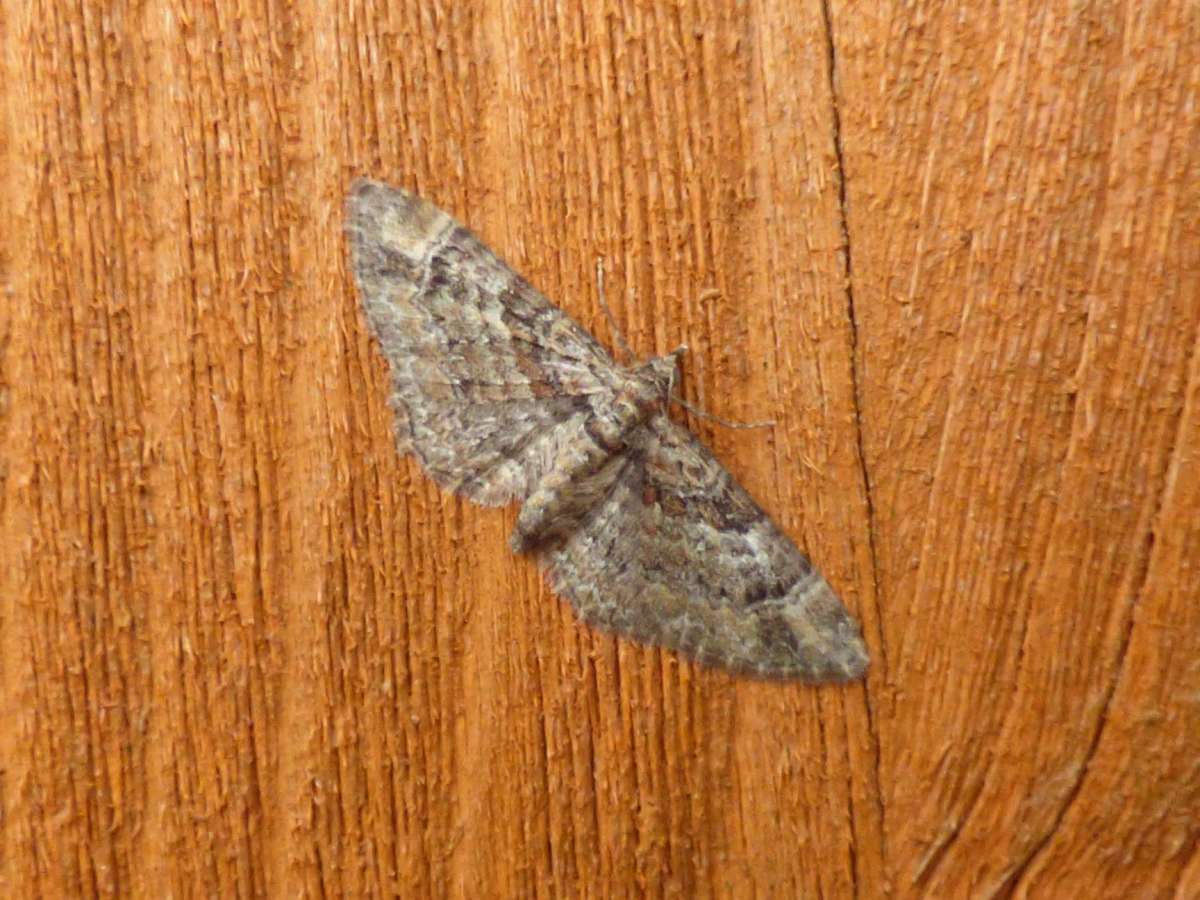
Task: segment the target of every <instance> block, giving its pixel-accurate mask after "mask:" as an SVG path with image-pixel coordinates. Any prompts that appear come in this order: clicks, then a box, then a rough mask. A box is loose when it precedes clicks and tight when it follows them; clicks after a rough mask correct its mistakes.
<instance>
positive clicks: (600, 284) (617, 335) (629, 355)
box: [596, 256, 637, 359]
mask: <svg viewBox="0 0 1200 900" xmlns="http://www.w3.org/2000/svg"><path fill="white" fill-rule="evenodd" d="M596 296H597V297H598V298H599V300H600V309H602V310H603V311H604V318H606V319H608V327H609V328H610V329H611V330H612V333H613V339H614V340H616V342H617V346H618V347H619V348H620V349H621V352H622V353H623V354H624V355H625V358H626V359H637V354H635V353H634V352H633V351H632V350H631V349H630V348H629V345H628V344H627V343H625V335H623V334H621V329H620V328H618V327H617V320H616V319H615V318H614V317H613V314H612V310H611V309H609V308H608V301H607V300H605V299H604V257H603V256H597V257H596Z"/></svg>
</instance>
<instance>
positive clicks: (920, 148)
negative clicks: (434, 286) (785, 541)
mask: <svg viewBox="0 0 1200 900" xmlns="http://www.w3.org/2000/svg"><path fill="white" fill-rule="evenodd" d="M0 36H2V41H3V52H2V54H0V64H2V65H3V73H2V74H3V84H4V88H3V91H2V93H0V102H2V103H3V112H4V116H3V122H2V124H0V154H2V157H3V160H4V166H3V169H2V170H0V178H2V179H3V190H2V191H0V212H2V213H3V216H4V221H5V223H6V227H5V232H6V239H5V240H4V241H3V242H0V288H2V289H3V296H4V298H5V302H4V303H3V305H2V306H0V439H2V440H3V448H4V453H3V458H2V459H0V521H2V522H3V526H4V528H5V534H6V535H7V538H6V540H5V541H4V542H3V544H2V545H0V703H2V704H3V706H2V711H3V715H4V722H5V727H4V728H3V729H0V892H3V894H5V895H6V896H46V897H57V896H116V895H121V896H125V895H128V896H147V897H158V896H268V895H269V896H311V895H321V894H325V895H376V896H406V897H421V896H468V895H469V896H479V895H480V894H481V893H482V894H483V895H488V896H498V897H507V896H540V897H552V896H577V895H582V896H642V895H650V896H694V897H705V896H714V897H715V896H720V897H727V896H736V897H742V896H764V897H765V896H805V897H817V896H824V897H844V896H860V897H878V896H894V897H922V896H939V897H940V896H945V897H960V896H971V897H1009V896H1016V897H1025V896H1029V897H1058V896H1067V897H1075V896H1089V897H1093V896H1094V897H1101V896H1105V897H1107V896H1112V897H1128V896H1138V897H1189V896H1196V895H1200V824H1198V822H1200V762H1198V761H1197V760H1200V756H1198V755H1197V754H1196V752H1195V747H1196V743H1197V735H1200V663H1198V662H1197V660H1198V659H1200V591H1198V590H1197V588H1196V580H1197V575H1198V574H1200V569H1198V567H1197V563H1196V560H1198V559H1200V517H1198V516H1197V515H1196V510H1197V509H1200V354H1198V353H1197V347H1198V346H1200V234H1198V232H1197V226H1196V223H1197V222H1198V221H1200V19H1198V18H1197V17H1196V14H1195V11H1194V9H1193V8H1192V7H1191V6H1189V5H1188V4H1186V3H1183V2H1180V0H1169V2H1168V0H1157V2H1149V3H1137V2H1133V0H1126V2H1110V3H1085V4H1083V5H1080V4H1078V3H1074V4H1068V3H1062V2H1057V3H1052V4H1050V5H1048V6H1047V5H1045V4H1033V3H1008V4H999V5H994V6H991V7H979V6H978V5H974V4H972V5H965V4H964V5H957V6H956V5H945V4H934V3H910V4H896V3H892V4H887V3H885V4H865V3H853V4H839V3H834V2H829V3H826V4H822V3H816V2H812V3H802V4H795V3H790V2H779V0H774V2H773V0H755V2H752V3H749V4H738V3H733V2H718V3H700V2H691V0H684V2H679V3H665V4H660V3H653V4H652V3H631V2H630V3H620V2H610V3H605V4H594V5H593V4H579V5H575V4H550V3H540V2H539V3H534V4H524V3H504V2H497V3H447V4H429V3H425V2H415V0H411V2H401V3H397V4H378V5H376V4H372V3H349V4H316V3H312V2H309V0H296V2H290V3H284V2H277V0H262V2H255V0H246V2H241V3H238V4H228V5H225V4H222V5H217V6H213V7H199V8H197V5H195V4H180V3H170V2H167V3H164V2H158V0H145V2H142V3H138V4H126V3H113V4H110V5H108V6H107V7H106V8H101V7H99V6H97V5H93V4H63V3H54V2H41V3H39V2H34V3H18V2H16V0H5V2H4V3H3V7H2V12H0ZM359 174H367V175H371V176H374V177H378V178H383V179H386V180H389V181H392V182H395V183H398V184H402V185H404V186H405V187H407V188H409V189H412V190H416V191H418V192H420V193H421V194H423V195H425V196H428V197H429V198H430V199H432V200H434V201H435V202H437V203H438V204H439V205H441V206H443V207H444V208H446V209H447V210H450V211H452V212H453V213H454V214H455V215H456V216H457V217H459V218H461V219H462V220H464V221H466V222H468V223H469V224H470V225H471V226H472V227H473V228H474V229H475V230H476V231H477V232H478V233H479V234H480V236H481V237H483V238H484V239H485V240H486V241H487V242H488V243H489V244H491V245H492V246H493V247H495V248H496V250H497V251H498V252H500V253H502V254H503V255H504V256H505V257H506V258H507V259H508V260H509V261H510V262H511V263H512V264H513V265H514V266H515V267H516V268H517V269H519V270H520V271H522V272H523V273H525V274H526V275H527V276H528V277H529V278H530V279H531V280H532V281H533V282H534V283H535V284H536V285H537V286H538V287H539V288H541V289H542V290H543V291H544V292H545V293H546V294H547V295H548V296H550V297H552V298H554V299H556V300H557V301H558V302H559V303H560V304H561V305H562V306H563V308H564V309H566V310H567V311H568V312H570V313H571V314H572V315H574V316H576V317H577V318H578V319H579V320H580V321H581V322H583V323H584V324H585V325H586V326H587V327H589V328H590V329H592V330H593V332H594V333H595V334H597V336H598V337H599V338H600V339H601V340H602V341H604V342H605V343H607V344H608V345H609V346H612V345H613V339H612V335H611V333H610V331H609V329H608V327H607V326H606V324H605V322H604V319H603V316H602V315H601V314H600V310H599V306H598V304H597V301H596V291H595V283H594V274H593V272H594V263H595V259H596V257H597V256H603V257H604V258H605V260H606V269H607V273H608V280H607V286H608V295H609V301H610V303H611V305H612V306H613V307H614V308H615V311H616V316H617V319H618V321H619V323H620V325H621V327H622V329H623V330H624V333H625V335H626V337H627V339H628V340H629V342H630V344H631V345H632V346H633V347H634V348H635V349H636V350H637V351H638V352H639V353H640V354H643V355H650V354H653V353H663V352H666V351H669V350H670V349H672V348H674V347H675V346H676V345H677V344H679V343H687V344H688V345H689V346H690V347H691V353H690V354H689V355H688V356H687V357H686V358H685V359H684V377H683V384H682V389H683V393H684V396H685V397H686V398H687V399H688V400H689V401H691V402H693V403H697V404H700V405H702V406H704V407H706V408H708V409H709V410H711V411H712V412H714V413H716V414H719V415H724V416H732V417H738V418H743V419H756V418H765V417H770V418H774V419H776V420H777V426H776V427H775V428H773V429H770V430H766V431H731V430H727V429H722V428H720V427H719V426H714V425H713V424H711V423H709V422H705V421H701V420H696V419H695V418H694V417H693V418H690V420H689V424H690V425H691V427H693V429H694V430H696V431H697V432H699V433H700V434H701V435H702V436H704V438H705V439H706V441H707V442H708V443H709V444H710V446H711V447H712V448H713V449H714V451H715V452H716V454H717V455H718V457H719V458H720V459H721V460H722V461H723V462H724V463H725V464H726V465H727V466H728V467H729V468H730V470H731V471H733V472H734V474H735V475H736V476H737V477H738V478H739V480H741V481H742V483H743V484H745V485H746V487H747V488H748V489H749V490H750V491H751V493H753V494H754V495H755V496H756V497H757V498H758V499H759V500H760V501H761V503H762V504H763V506H764V507H765V508H766V509H767V510H768V511H769V512H770V513H771V514H772V515H773V516H774V517H775V518H776V520H777V521H779V523H780V524H781V525H782V526H783V527H784V529H785V530H786V531H788V533H789V534H790V535H792V536H793V537H794V538H795V539H796V540H797V542H798V543H799V544H800V545H801V546H802V547H807V548H808V550H809V551H810V554H811V556H812V557H813V559H814V561H815V562H816V563H817V564H818V565H819V566H820V567H821V569H822V570H823V571H824V572H825V573H826V575H827V577H828V578H829V580H830V582H831V583H832V584H833V585H834V586H835V588H837V589H838V590H839V592H840V593H841V594H842V596H843V597H845V599H846V601H847V604H848V605H849V606H850V607H851V608H852V609H853V610H855V612H856V613H857V614H858V615H859V616H860V618H861V619H862V621H863V623H864V630H865V634H866V638H867V642H868V644H869V646H870V647H871V651H872V658H873V666H872V669H871V671H870V675H869V678H868V680H867V682H866V683H865V684H862V685H854V686H850V687H838V688H821V689H814V688H811V687H804V686H800V685H779V684H762V683H755V682H748V681H744V680H739V679H736V678H732V677H730V676H728V675H724V674H721V673H715V672H711V671H706V670H702V669H698V668H696V667H694V666H692V665H690V664H687V663H685V662H681V661H680V660H679V659H678V658H676V657H674V656H672V655H671V654H669V653H663V652H660V651H656V650H648V649H645V648H642V647H638V646H635V645H632V644H630V643H627V642H624V641H619V640H616V639H614V638H612V637H608V636H604V635H600V634H597V633H595V632H592V631H590V630H588V629H586V628H584V627H582V626H580V625H579V624H577V623H576V622H575V620H574V618H573V616H572V614H571V612H570V609H569V607H567V606H566V604H564V603H562V602H560V601H559V600H557V599H556V598H555V597H554V596H553V595H551V594H550V593H549V592H548V591H547V589H546V588H545V586H544V585H543V584H542V582H541V580H540V578H539V576H538V574H537V572H536V570H535V568H534V566H533V565H532V564H531V563H530V562H529V561H527V560H524V559H516V558H513V557H512V556H511V554H510V553H509V552H508V550H507V546H506V537H507V533H508V531H509V530H510V529H511V527H512V524H513V520H514V511H513V510H507V511H497V510H485V509H480V508H477V507H473V506H471V505H469V504H466V503H463V502H460V501H457V500H455V499H452V498H450V497H448V496H446V495H444V494H442V493H440V492H439V491H438V490H437V489H436V487H435V486H434V485H433V484H432V483H431V482H430V481H429V480H428V479H426V478H425V477H423V476H422V475H421V473H420V471H419V469H418V467H417V466H416V464H415V463H414V462H413V461H411V460H405V459H400V458H398V457H397V455H396V453H395V451H394V448H393V444H392V439H391V434H390V413H389V411H388V409H387V408H386V405H385V403H384V396H385V393H386V385H385V379H386V375H385V369H384V364H383V362H382V360H381V359H380V357H379V354H378V353H377V350H376V348H375V347H374V346H373V345H372V343H371V342H370V340H369V339H368V336H367V331H366V328H365V326H364V323H363V321H362V319H361V317H360V314H359V311H358V308H357V301H356V298H355V296H354V292H353V289H352V285H351V283H350V280H349V278H348V276H347V268H346V262H347V261H346V255H345V246H344V241H343V238H342V234H341V226H342V198H343V194H344V191H345V188H346V186H347V184H348V183H349V181H350V179H351V178H352V177H353V176H355V175H359ZM481 886H482V888H481Z"/></svg>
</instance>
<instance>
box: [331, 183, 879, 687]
mask: <svg viewBox="0 0 1200 900" xmlns="http://www.w3.org/2000/svg"><path fill="white" fill-rule="evenodd" d="M346 232H347V236H348V240H349V244H350V256H351V262H352V268H353V272H354V279H355V281H356V283H357V285H358V290H359V293H360V295H361V298H362V304H363V309H364V311H365V313H366V319H367V322H368V324H369V326H370V329H371V331H372V332H373V333H374V335H375V337H376V338H377V339H378V342H379V345H380V347H381V348H382V349H383V353H384V355H385V356H386V358H387V360H388V362H389V364H390V369H391V388H392V395H391V402H392V406H393V408H394V410H395V414H396V421H395V433H396V440H397V444H398V446H399V450H400V452H401V453H404V454H408V453H411V454H412V455H414V456H415V457H416V458H417V460H418V461H419V462H420V464H421V466H422V467H423V468H424V470H425V471H426V472H427V473H428V474H429V475H430V476H431V477H432V478H433V479H434V481H436V482H437V483H438V484H439V485H441V486H442V487H443V488H446V489H448V490H450V491H453V492H454V493H456V494H461V495H462V496H465V497H467V498H469V499H470V500H473V501H474V502H476V503H480V504H483V505H485V506H502V505H505V504H509V503H511V502H513V501H519V502H520V503H521V507H520V511H519V513H518V515H517V521H516V528H515V529H514V530H513V533H512V538H511V542H510V543H511V546H512V549H513V550H514V551H515V552H517V553H527V554H530V555H532V556H533V557H535V558H536V559H537V561H538V562H539V564H540V565H541V566H542V567H543V568H545V569H546V571H547V573H548V578H549V582H550V585H551V587H552V589H553V590H554V591H555V592H556V593H558V594H560V595H562V596H564V597H566V598H567V600H569V601H570V602H571V604H572V605H573V606H574V608H575V610H576V612H577V613H578V615H579V617H580V618H581V619H582V620H583V621H584V622H586V623H588V624H589V625H592V626H595V627H597V628H600V629H603V630H605V631H609V632H615V633H616V634H619V635H624V636H626V637H628V638H632V639H633V640H635V641H640V642H642V643H645V644H651V645H660V646H663V647H667V648H671V649H673V650H677V651H679V652H681V653H683V654H684V655H686V656H688V657H691V658H693V659H695V660H698V661H699V662H701V663H703V664H706V665H711V666H718V667H723V668H726V669H730V670H733V671H735V672H739V673H746V674H751V675H755V676H760V677H767V678H783V679H801V680H805V681H847V680H852V679H856V678H859V677H861V676H862V675H863V673H864V672H865V671H866V667H867V652H866V648H865V646H864V644H863V640H862V635H861V632H860V630H859V627H858V624H857V623H856V622H855V620H854V619H853V618H851V617H850V615H849V614H848V613H847V612H846V610H845V608H844V607H843V606H842V603H841V602H840V601H839V600H838V598H837V597H836V596H835V595H834V593H833V591H832V590H831V589H830V587H829V585H828V584H827V583H826V581H825V579H824V578H823V577H822V576H821V574H820V573H819V572H818V571H817V570H816V569H815V568H814V567H813V565H812V563H811V562H809V560H808V558H807V557H806V556H805V555H804V554H803V553H801V552H800V551H799V550H798V549H797V548H796V546H795V544H793V543H792V541H791V540H789V539H788V537H787V536H786V535H785V534H784V533H783V532H782V531H780V530H779V528H777V527H776V526H775V525H774V524H773V523H772V522H771V520H770V519H769V518H768V517H767V515H766V514H765V513H764V512H763V511H762V510H761V509H760V508H759V507H758V505H757V504H756V503H755V502H754V501H753V500H752V499H751V498H750V496H749V495H748V494H747V493H746V491H745V490H743V489H742V488H741V486H740V485H738V483H737V482H736V481H735V480H734V478H733V477H732V476H731V475H730V474H729V472H727V471H726V470H725V468H724V467H723V466H722V465H721V464H720V463H719V462H717V460H716V459H715V458H714V457H713V456H712V454H711V453H709V451H708V450H707V449H706V448H705V447H704V446H703V445H702V444H700V442H699V441H698V440H696V438H695V437H694V436H693V435H692V434H691V433H690V432H689V431H688V430H687V429H685V428H683V427H682V426H680V425H678V424H676V423H675V422H673V421H672V420H671V419H670V418H669V416H668V406H669V402H670V392H671V387H672V384H673V382H674V380H675V377H676V372H677V367H678V356H679V353H680V352H681V351H676V352H675V353H672V354H669V355H667V356H660V357H656V358H653V359H650V360H648V361H646V362H644V363H642V364H640V365H637V366H635V367H633V368H626V367H622V366H620V365H618V364H617V363H616V362H615V361H614V360H613V359H612V357H611V356H610V355H609V354H608V353H607V352H606V351H605V350H604V349H603V348H602V347H601V346H600V345H599V344H598V343H597V342H596V340H595V339H594V338H593V337H592V336H591V335H590V334H588V332H587V331H586V330H584V328H583V327H582V326H580V325H579V324H577V323H576V322H575V321H574V320H572V319H571V318H570V317H569V316H567V315H566V314H565V313H564V312H563V311H562V310H560V309H559V308H558V307H556V306H554V305H553V304H552V303H551V302H550V301H549V300H547V299H546V298H545V297H543V296H542V295H541V294H540V293H538V292H537V291H536V290H535V289H534V288H533V287H531V286H530V285H529V283H528V282H526V281H525V279H523V278H522V277H521V276H520V275H518V274H516V273H515V272H514V271H513V270H512V269H510V268H509V267H508V266H507V265H506V264H505V263H504V262H503V261H501V260H500V259H499V258H498V257H497V256H496V255H495V254H494V253H492V251H491V250H489V249H488V248H487V247H485V246H484V245H483V243H482V242H481V241H480V240H479V239H478V238H476V237H475V235H473V234H472V233H471V232H470V231H468V230H467V229H466V228H465V227H464V226H463V225H461V224H460V223H458V222H457V221H455V220H454V219H453V218H452V217H451V216H449V215H448V214H447V213H445V212H443V211H442V210H440V209H438V208H437V207H436V206H434V205H433V204H431V203H428V202H426V201H425V200H422V199H420V198H418V197H416V196H413V195H412V194H409V193H406V192H405V191H403V190H399V189H396V188H392V187H388V186H387V185H384V184H381V183H379V182H375V181H369V180H365V179H363V180H358V181H356V182H355V183H354V185H353V186H352V188H351V191H350V194H349V197H348V199H347V223H346Z"/></svg>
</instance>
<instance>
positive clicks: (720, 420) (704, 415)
mask: <svg viewBox="0 0 1200 900" xmlns="http://www.w3.org/2000/svg"><path fill="white" fill-rule="evenodd" d="M671 399H672V400H674V401H675V402H676V403H678V404H679V405H680V406H682V407H683V408H684V409H686V410H687V411H688V412H690V413H692V414H693V415H697V416H699V417H700V418H701V419H708V420H709V421H710V422H716V423H717V424H718V425H724V426H725V427H726V428H738V429H746V428H772V427H774V426H775V425H776V422H775V420H774V419H761V420H760V421H758V422H735V421H733V419H726V418H724V417H723V416H718V415H716V414H715V413H710V412H706V411H705V410H703V409H700V407H698V406H693V405H692V404H690V403H688V402H687V401H686V400H684V399H683V398H682V397H680V396H679V395H678V394H676V393H674V392H672V393H671Z"/></svg>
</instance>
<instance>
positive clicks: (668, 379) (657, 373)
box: [637, 345, 687, 402]
mask: <svg viewBox="0 0 1200 900" xmlns="http://www.w3.org/2000/svg"><path fill="white" fill-rule="evenodd" d="M686 352H687V346H686V345H681V346H679V347H677V348H675V349H674V350H673V351H671V352H670V353H668V354H667V355H666V356H656V357H654V358H653V359H649V360H646V362H644V363H642V364H641V365H640V366H638V369H637V371H638V374H639V375H641V376H642V378H644V379H646V380H647V381H649V382H650V383H651V384H653V385H654V390H655V393H656V395H657V396H658V397H659V399H661V400H662V401H664V402H665V401H667V400H668V399H670V397H671V394H672V392H673V391H674V389H675V382H676V380H677V379H678V378H679V357H680V356H682V355H683V354H684V353H686Z"/></svg>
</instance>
